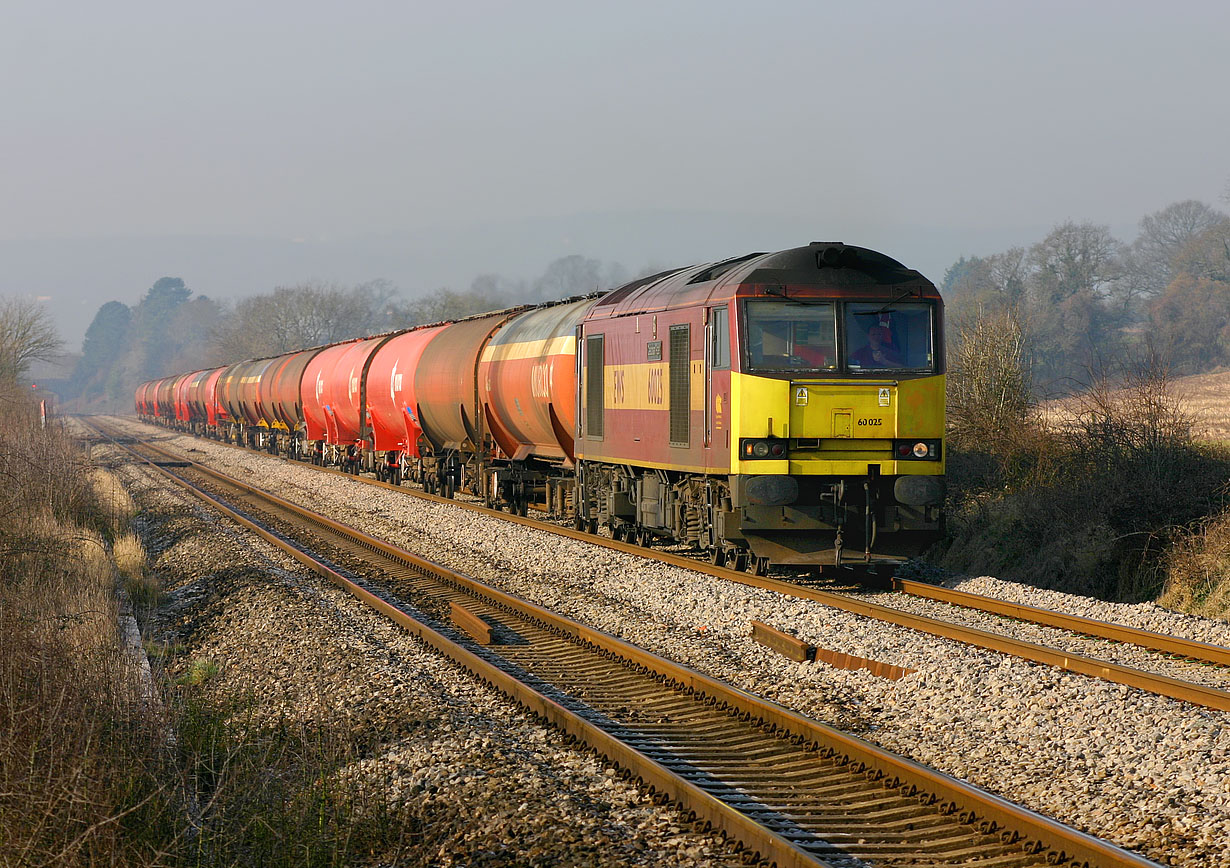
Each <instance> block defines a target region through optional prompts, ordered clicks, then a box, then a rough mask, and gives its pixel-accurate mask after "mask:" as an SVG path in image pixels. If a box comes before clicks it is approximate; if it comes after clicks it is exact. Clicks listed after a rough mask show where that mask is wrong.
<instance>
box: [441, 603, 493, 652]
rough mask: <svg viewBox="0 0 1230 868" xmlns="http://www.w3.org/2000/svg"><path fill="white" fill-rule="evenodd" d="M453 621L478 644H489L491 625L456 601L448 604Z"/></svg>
mask: <svg viewBox="0 0 1230 868" xmlns="http://www.w3.org/2000/svg"><path fill="white" fill-rule="evenodd" d="M449 610H450V614H451V615H452V619H453V623H454V624H456V625H457V626H458V627H460V628H461V629H462V630H465V631H466V632H467V633H469V634H470V635H471V636H473V637H474V640H475V641H476V642H478V644H479V645H490V644H491V625H490V624H488V623H487V622H486V621H484V620H483V619H482V618H480V617H478V615H475V614H474V613H473V612H471V611H470V610H469V609H467V608H466V607H465V606H462V605H460V604H458V603H450V604H449Z"/></svg>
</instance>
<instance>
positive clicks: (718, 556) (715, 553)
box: [709, 546, 726, 567]
mask: <svg viewBox="0 0 1230 868" xmlns="http://www.w3.org/2000/svg"><path fill="white" fill-rule="evenodd" d="M709 563H711V564H713V565H714V566H715V567H724V566H726V549H724V548H722V547H721V546H714V547H713V550H712V551H710V552H709Z"/></svg>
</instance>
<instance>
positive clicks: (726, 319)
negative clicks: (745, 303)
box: [704, 305, 730, 470]
mask: <svg viewBox="0 0 1230 868" xmlns="http://www.w3.org/2000/svg"><path fill="white" fill-rule="evenodd" d="M704 446H705V465H706V466H707V467H709V468H715V469H719V470H720V469H723V468H728V467H729V465H730V461H729V457H728V456H729V450H730V310H729V308H728V307H727V306H726V305H718V306H715V307H710V308H706V309H705V436H704Z"/></svg>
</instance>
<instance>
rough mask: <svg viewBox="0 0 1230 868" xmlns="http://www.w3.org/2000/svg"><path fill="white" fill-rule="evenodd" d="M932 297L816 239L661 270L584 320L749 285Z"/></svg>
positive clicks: (895, 272) (898, 269) (886, 269)
mask: <svg viewBox="0 0 1230 868" xmlns="http://www.w3.org/2000/svg"><path fill="white" fill-rule="evenodd" d="M905 284H914V285H915V286H914V287H911V291H917V292H918V294H919V295H922V296H930V297H935V296H936V295H937V293H936V290H935V285H934V284H932V283H931V281H929V280H927V279H926V278H925V277H923V276H922V275H921V274H919V273H918V272H917V271H915V270H914V269H912V268H906V267H905V266H904V265H902V264H901V263H900V262H898V261H897V260H895V259H893V258H892V257H889V256H885V255H884V254H883V253H879V252H877V251H875V250H870V249H868V248H866V247H855V246H854V245H850V244H842V243H841V242H828V241H816V242H812V243H811V244H809V245H807V246H806V247H795V248H792V249H790V250H782V251H779V252H777V253H749V254H747V255H745V256H738V257H735V258H733V259H724V260H722V261H720V262H709V263H705V264H702V265H694V266H691V267H689V268H681V269H676V270H674V271H664V272H662V273H661V274H655V275H652V276H651V277H646V278H641V279H640V280H637V281H634V282H632V283H629V284H626V285H624V286H621V287H619V288H618V289H615V290H612V291H611V292H610V293H608V294H607V295H605V296H604V297H602V298H601V299H599V300H598V301H597V302H595V304H594V306H593V308H592V309H591V312H590V315H589V319H603V318H606V317H612V316H625V315H628V314H635V313H645V312H651V311H658V310H667V309H670V308H678V307H689V306H691V305H696V304H705V303H707V302H710V301H723V300H726V299H730V298H733V297H735V296H744V295H752V294H755V291H754V290H751V289H750V288H751V287H766V286H772V287H791V286H795V287H804V286H805V287H820V288H823V289H830V290H834V291H836V292H838V293H845V292H849V293H850V294H851V295H866V294H868V293H872V294H874V293H875V291H876V290H877V288H879V287H885V288H894V289H903V288H905V287H904V285H905Z"/></svg>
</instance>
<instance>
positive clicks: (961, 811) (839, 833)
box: [167, 461, 1151, 866]
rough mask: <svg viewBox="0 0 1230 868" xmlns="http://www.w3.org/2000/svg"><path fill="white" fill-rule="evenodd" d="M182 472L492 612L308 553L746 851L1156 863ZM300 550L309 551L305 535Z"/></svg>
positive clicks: (820, 856) (973, 861)
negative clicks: (363, 576) (389, 590)
mask: <svg viewBox="0 0 1230 868" xmlns="http://www.w3.org/2000/svg"><path fill="white" fill-rule="evenodd" d="M167 463H172V464H178V463H179V462H174V461H172V462H167ZM174 469H175V470H176V472H182V471H183V470H185V469H186V468H179V467H177V468H174ZM192 472H195V473H205V474H208V475H209V476H211V478H212V479H213V482H212V483H211V485H214V486H223V487H226V488H229V489H230V490H231V491H232V495H231V499H234V500H236V501H240V500H255V501H259V502H260V503H259V509H260V511H261V512H263V513H266V515H267V516H269V515H271V513H274V512H277V513H283V515H282V516H281V517H279V518H272V517H269V518H268V520H269V521H271V522H273V523H275V524H278V525H282V526H285V527H287V528H289V527H290V526H291V525H294V524H297V525H299V527H300V531H299V532H298V533H299V534H302V533H303V528H304V527H307V526H310V527H312V528H314V530H313V531H312V533H313V534H317V533H320V532H327V533H328V534H329V536H330V540H329V542H328V548H329V549H330V550H331V552H332V553H333V557H334V558H336V559H338V560H341V561H343V562H352V561H353V562H358V561H360V560H362V561H371V560H373V559H375V560H377V561H378V562H379V566H378V567H376V568H377V569H378V570H379V571H380V572H381V573H382V574H385V575H387V576H389V577H390V581H392V582H394V583H395V584H394V586H395V588H396V592H397V593H398V595H403V594H404V595H407V596H413V597H414V600H413V601H412V604H413V605H414V606H415V607H416V608H420V609H423V610H424V611H426V612H428V613H432V612H435V613H439V614H440V615H443V614H444V611H445V606H446V605H447V606H453V605H457V606H460V607H462V608H463V609H464V610H465V611H468V612H470V613H471V615H472V616H476V617H477V618H478V619H480V623H485V624H488V625H494V628H495V633H496V639H497V642H498V644H497V645H496V646H495V648H496V649H497V650H498V652H499V653H498V655H497V654H494V653H493V649H491V648H486V649H484V648H478V647H475V646H472V645H469V643H465V642H463V643H461V644H460V645H456V644H455V643H451V642H449V640H448V637H447V635H446V634H447V633H449V632H450V631H449V630H447V629H445V630H443V631H440V630H437V629H435V628H433V627H432V626H431V625H430V624H427V623H424V622H422V621H417V620H415V619H414V618H413V616H412V615H410V614H408V613H407V612H406V611H403V610H402V609H399V608H398V606H396V605H394V604H392V603H390V602H389V601H388V600H386V599H382V597H381V596H379V595H372V594H371V593H370V591H368V590H367V589H365V588H364V587H362V585H361V583H359V582H356V581H355V580H354V578H353V577H348V576H345V575H343V574H342V573H340V572H339V571H337V570H335V569H333V568H331V567H328V566H325V565H321V564H319V563H318V564H317V566H316V567H314V568H316V569H318V571H321V572H324V573H325V574H326V575H329V577H330V578H331V579H333V580H334V581H338V582H341V583H344V584H346V585H347V587H348V589H349V590H351V592H352V593H354V594H355V595H356V596H358V597H360V599H365V598H366V599H365V602H368V604H369V605H373V606H374V607H376V608H378V609H381V610H382V611H385V612H386V614H389V615H390V616H392V617H395V618H397V619H398V620H399V621H400V622H402V623H403V625H404V626H407V627H408V628H410V629H412V630H414V631H415V632H417V633H419V635H421V636H423V637H424V638H426V639H427V640H428V641H430V642H431V643H432V644H434V645H437V647H441V648H442V649H444V648H445V647H446V646H450V647H451V650H448V651H446V653H450V655H451V656H454V659H457V660H459V662H462V664H463V665H465V666H466V667H467V668H470V669H471V671H474V672H475V673H476V674H478V675H480V677H483V678H484V679H486V680H489V681H491V682H492V683H494V684H496V685H497V686H499V687H500V689H502V690H504V692H506V693H509V694H510V695H513V696H516V697H517V698H518V699H520V700H521V701H523V702H525V703H526V704H527V705H528V706H529V707H530V708H532V709H533V710H535V711H536V712H537V713H538V714H540V715H542V716H543V717H545V718H547V719H549V720H551V721H552V722H553V723H554V724H555V725H557V726H560V727H561V728H563V729H565V730H566V731H568V732H569V733H571V734H572V735H573V736H574V737H577V738H579V739H581V740H584V741H585V742H586V743H588V744H590V745H592V746H593V747H595V748H596V749H598V750H600V751H602V752H603V753H605V754H606V755H607V756H608V757H610V758H611V759H612V760H613V761H615V762H617V763H619V764H620V765H621V766H623V767H624V768H625V769H626V770H628V771H629V773H630V774H634V775H636V776H637V777H639V778H641V780H642V781H644V782H646V783H647V784H648V785H650V786H653V787H654V788H655V789H656V790H657V791H658V792H659V793H661V794H662V795H663V798H666V799H670V800H672V801H676V802H679V803H680V804H681V805H683V806H684V807H685V809H686V810H690V811H692V812H694V813H695V814H696V815H697V817H698V818H699V819H700V821H701V822H707V823H710V824H711V825H713V826H716V827H718V828H721V829H723V830H724V831H726V832H728V833H729V834H733V835H735V836H736V837H738V838H739V839H740V840H743V841H745V843H747V845H748V847H749V854H752V853H755V854H758V855H759V856H760V857H761V858H764V859H767V860H771V861H774V862H776V863H777V864H779V865H793V864H798V865H806V864H841V863H842V862H849V860H851V859H852V858H858V859H865V860H868V861H871V862H874V863H876V864H884V865H902V866H906V865H909V866H921V865H950V864H969V865H987V866H990V865H997V866H999V865H1002V866H1018V865H1019V866H1031V865H1044V864H1067V863H1072V864H1077V865H1080V864H1089V865H1147V864H1151V863H1148V862H1146V861H1145V860H1143V859H1140V858H1139V857H1136V856H1133V855H1131V854H1129V853H1126V852H1124V851H1121V850H1118V849H1117V848H1114V847H1111V846H1109V845H1106V844H1104V843H1103V842H1099V841H1097V840H1096V839H1092V838H1088V837H1087V836H1084V835H1081V834H1079V833H1075V832H1073V831H1072V830H1069V829H1066V828H1065V827H1062V826H1060V825H1059V824H1055V823H1052V822H1050V821H1047V820H1045V819H1044V818H1041V817H1039V816H1037V815H1033V814H1031V813H1030V812H1028V811H1025V810H1023V809H1021V808H1018V807H1016V806H1013V805H1011V804H1009V803H1007V802H1003V801H1002V800H999V799H996V798H994V797H990V796H987V795H986V794H985V793H980V792H978V791H977V790H975V789H973V788H971V787H968V786H966V785H963V784H961V783H960V782H958V781H954V780H952V779H950V778H947V777H945V776H943V775H939V774H937V773H935V772H932V771H931V770H929V769H926V768H923V767H920V766H917V765H915V764H913V763H910V762H908V761H903V760H901V759H899V758H895V757H892V756H891V755H889V754H887V753H886V752H884V751H881V750H880V749H878V748H875V747H874V746H872V745H870V744H868V743H865V742H861V741H860V740H858V739H855V738H853V737H850V736H847V735H844V734H842V733H839V732H836V731H834V730H831V729H829V728H828V727H825V726H823V725H820V724H817V723H815V722H813V721H809V720H807V719H806V718H803V717H801V716H799V715H797V714H794V713H793V712H790V711H788V710H786V709H783V708H781V707H779V706H776V705H774V704H773V703H769V702H766V701H764V700H762V699H759V698H757V697H754V696H750V695H748V694H746V693H743V692H742V691H738V690H735V689H732V688H730V687H728V686H726V685H723V684H722V683H721V682H718V681H715V680H714V679H711V678H708V677H707V676H704V675H702V674H700V673H697V672H694V671H692V670H688V669H685V668H682V667H679V666H677V665H675V664H672V663H670V662H669V661H666V660H663V659H661V658H659V657H656V656H655V655H652V654H649V653H648V652H645V651H642V650H641V649H638V648H635V647H634V646H631V645H628V644H627V643H625V642H621V641H620V640H617V639H613V638H611V637H609V636H606V635H604V634H602V633H599V632H597V631H594V630H592V629H590V628H587V627H584V626H582V625H579V624H576V623H575V622H569V621H567V620H566V619H562V618H559V617H558V616H554V615H552V614H551V613H549V612H546V611H545V610H542V609H540V608H539V607H536V606H532V605H530V604H527V603H524V602H522V601H519V600H517V599H516V598H513V597H509V596H508V595H505V594H502V593H501V592H499V591H496V590H494V589H490V588H485V587H481V586H478V585H477V583H474V582H472V581H471V580H468V579H466V578H465V577H464V576H459V575H450V574H448V572H447V571H442V570H440V569H439V568H438V567H435V566H434V565H431V564H428V563H426V562H423V561H420V560H419V559H417V558H415V557H414V556H412V555H409V554H408V553H405V552H401V551H399V550H396V549H393V548H392V547H388V546H386V545H384V544H382V543H380V542H379V541H378V540H374V539H371V538H368V537H365V536H364V535H362V534H358V533H357V532H354V531H351V530H349V529H345V528H342V527H340V526H338V525H336V523H334V522H331V521H329V520H327V519H322V518H320V517H315V516H310V515H308V514H307V511H306V510H303V509H302V508H301V507H295V506H294V505H291V504H288V503H285V502H281V503H279V502H278V500H277V499H276V498H269V497H268V496H266V495H264V494H261V493H259V492H256V491H254V490H252V489H251V487H250V486H246V485H244V484H243V483H239V482H238V481H231V480H225V479H223V478H221V476H220V475H215V473H216V472H215V471H207V470H204V469H192ZM236 492H239V493H236ZM265 533H268V532H267V531H265ZM286 533H288V534H290V533H292V531H290V530H289V529H288V530H287V531H286ZM296 535H297V534H296ZM283 544H285V543H283ZM302 547H304V546H302V545H301V546H300V548H302ZM339 551H340V552H343V553H344V554H338V552H339ZM297 556H298V557H300V559H301V560H311V559H310V558H308V557H307V556H306V555H304V554H303V552H302V551H300V552H299V553H298V555H297ZM467 646H468V647H467Z"/></svg>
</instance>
